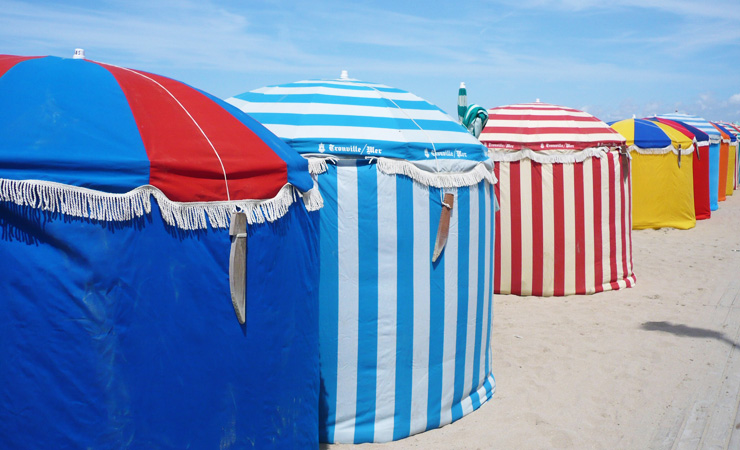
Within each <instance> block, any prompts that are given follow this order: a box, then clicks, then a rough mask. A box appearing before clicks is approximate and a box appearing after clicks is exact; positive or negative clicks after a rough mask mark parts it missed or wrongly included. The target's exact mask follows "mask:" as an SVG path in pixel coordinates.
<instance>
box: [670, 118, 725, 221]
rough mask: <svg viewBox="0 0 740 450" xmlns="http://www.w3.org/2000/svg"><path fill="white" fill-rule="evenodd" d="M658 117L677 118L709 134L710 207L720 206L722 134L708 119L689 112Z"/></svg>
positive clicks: (713, 208)
mask: <svg viewBox="0 0 740 450" xmlns="http://www.w3.org/2000/svg"><path fill="white" fill-rule="evenodd" d="M657 117H660V118H664V119H671V120H676V121H679V122H681V123H685V124H688V125H691V126H693V127H696V128H698V129H700V130H701V131H703V132H705V133H707V134H708V135H709V207H710V208H711V209H712V211H716V210H717V208H719V203H718V201H719V173H720V167H719V166H720V140H721V135H720V134H719V131H718V130H717V129H716V128H714V126H713V125H712V124H711V123H709V121H707V120H706V119H704V118H703V117H699V116H692V115H689V114H681V113H670V114H659V115H658V116H657Z"/></svg>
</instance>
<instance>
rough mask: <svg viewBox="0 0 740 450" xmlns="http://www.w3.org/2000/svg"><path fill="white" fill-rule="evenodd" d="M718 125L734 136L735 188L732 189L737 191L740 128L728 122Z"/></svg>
mask: <svg viewBox="0 0 740 450" xmlns="http://www.w3.org/2000/svg"><path fill="white" fill-rule="evenodd" d="M720 125H721V126H722V127H724V128H725V129H726V130H727V131H729V132H730V133H732V134H733V135H734V136H735V143H736V144H737V145H736V147H735V174H734V175H735V181H734V183H735V187H734V189H737V187H738V183H739V182H740V173H739V171H740V128H738V126H737V125H735V124H733V123H729V122H720Z"/></svg>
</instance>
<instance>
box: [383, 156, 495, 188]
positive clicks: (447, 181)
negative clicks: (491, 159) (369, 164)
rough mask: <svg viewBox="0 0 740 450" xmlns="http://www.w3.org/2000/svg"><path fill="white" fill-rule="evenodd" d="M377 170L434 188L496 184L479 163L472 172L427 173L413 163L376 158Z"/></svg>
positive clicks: (482, 164) (490, 171) (488, 170)
mask: <svg viewBox="0 0 740 450" xmlns="http://www.w3.org/2000/svg"><path fill="white" fill-rule="evenodd" d="M376 161H377V165H378V170H380V171H381V172H383V173H384V174H386V175H405V176H407V177H409V178H411V179H412V180H414V181H416V182H417V183H419V184H422V185H424V186H432V187H436V188H456V187H464V186H472V185H474V184H478V183H480V182H481V181H483V180H485V181H487V182H488V183H489V184H496V183H497V182H498V180H496V176H495V175H494V174H493V171H492V170H491V169H490V168H488V167H486V165H485V163H479V164H478V165H476V166H475V167H474V168H473V169H472V170H469V171H467V172H457V173H452V172H450V173H439V172H428V171H426V170H422V169H420V168H418V167H417V166H415V165H414V163H412V162H409V161H404V160H398V159H390V158H377V160H376Z"/></svg>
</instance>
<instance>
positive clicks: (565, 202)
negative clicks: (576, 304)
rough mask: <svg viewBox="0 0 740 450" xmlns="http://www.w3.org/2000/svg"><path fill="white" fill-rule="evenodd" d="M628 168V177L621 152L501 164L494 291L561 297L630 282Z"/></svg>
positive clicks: (496, 168) (498, 169) (498, 166)
mask: <svg viewBox="0 0 740 450" xmlns="http://www.w3.org/2000/svg"><path fill="white" fill-rule="evenodd" d="M626 161H627V162H626V164H629V162H628V160H626ZM625 169H626V174H627V176H623V172H622V162H621V161H620V156H619V154H617V153H604V154H603V157H601V158H597V157H590V158H587V159H586V160H585V161H583V162H575V163H542V164H541V163H537V162H535V161H531V160H530V159H522V160H520V161H513V162H496V163H495V166H494V172H495V175H496V177H497V178H498V184H496V186H495V189H496V196H497V197H498V199H499V203H500V205H501V210H500V211H499V212H498V214H496V240H495V243H496V245H495V272H494V292H495V293H496V294H515V295H535V296H563V295H571V294H593V293H596V292H601V291H606V290H616V289H622V288H625V287H631V286H633V285H634V283H635V276H634V274H633V273H632V184H631V180H630V177H629V166H627V167H626V168H625Z"/></svg>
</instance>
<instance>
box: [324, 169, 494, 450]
mask: <svg viewBox="0 0 740 450" xmlns="http://www.w3.org/2000/svg"><path fill="white" fill-rule="evenodd" d="M318 182H319V189H320V191H321V194H322V195H323V197H324V208H322V209H321V210H320V211H319V212H318V213H317V214H319V215H320V230H321V231H320V249H321V250H320V251H321V255H320V261H321V276H320V283H319V298H320V308H319V329H320V345H319V346H320V361H321V396H320V411H319V417H320V419H319V421H320V431H319V435H320V440H321V441H323V442H338V443H361V442H385V441H391V440H396V439H401V438H404V437H407V436H410V435H412V434H415V433H419V432H422V431H425V430H429V429H433V428H438V427H440V426H443V425H445V424H448V423H450V422H453V421H455V420H457V419H459V418H461V417H462V416H464V415H465V414H467V413H470V412H472V411H474V410H475V409H477V408H478V407H479V406H480V405H481V404H483V403H484V402H485V401H486V400H488V399H489V398H491V396H492V395H493V393H494V391H495V380H494V378H493V375H492V372H491V319H492V308H493V290H492V284H493V249H494V223H495V222H494V214H495V211H496V210H497V208H498V204H497V202H496V198H495V195H494V190H493V186H492V185H491V184H489V183H487V182H485V181H482V182H480V183H479V184H476V185H473V186H469V187H462V188H453V189H438V188H434V187H428V186H423V185H421V184H419V183H416V182H414V181H412V180H411V179H410V178H408V177H405V176H400V175H399V176H395V175H386V174H384V173H382V172H380V171H379V170H377V168H376V165H375V164H369V163H367V162H364V161H358V162H355V161H353V162H352V163H349V164H348V163H346V162H343V163H342V162H340V163H339V165H335V164H328V170H327V172H325V173H323V174H321V175H319V176H318ZM446 192H451V193H453V194H454V195H455V202H454V207H453V209H452V216H451V220H450V231H449V238H448V240H447V245H446V247H445V250H444V252H443V253H442V256H441V257H440V258H439V259H438V260H437V261H436V262H435V263H432V253H433V250H434V244H435V240H436V234H437V227H438V225H439V220H440V214H441V211H442V197H443V196H444V193H446Z"/></svg>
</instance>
